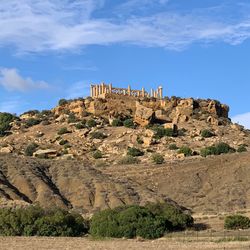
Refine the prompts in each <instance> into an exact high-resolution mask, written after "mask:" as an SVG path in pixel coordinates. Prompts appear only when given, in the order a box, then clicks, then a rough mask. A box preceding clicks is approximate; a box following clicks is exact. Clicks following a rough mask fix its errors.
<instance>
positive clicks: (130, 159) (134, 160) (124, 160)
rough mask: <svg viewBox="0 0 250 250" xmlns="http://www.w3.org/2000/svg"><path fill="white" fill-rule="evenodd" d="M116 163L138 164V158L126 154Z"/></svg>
mask: <svg viewBox="0 0 250 250" xmlns="http://www.w3.org/2000/svg"><path fill="white" fill-rule="evenodd" d="M118 163H119V164H121V165H130V164H138V163H139V160H138V159H137V158H136V157H133V156H131V155H126V156H124V157H122V158H121V159H120V160H119V162H118Z"/></svg>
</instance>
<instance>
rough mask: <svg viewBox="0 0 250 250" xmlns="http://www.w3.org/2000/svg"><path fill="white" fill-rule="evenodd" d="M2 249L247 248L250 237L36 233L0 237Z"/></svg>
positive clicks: (0, 247) (236, 249)
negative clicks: (214, 238) (97, 236)
mask: <svg viewBox="0 0 250 250" xmlns="http://www.w3.org/2000/svg"><path fill="white" fill-rule="evenodd" d="M0 249H1V250H40V249H41V250H43V249H49V250H59V249H60V250H64V249H65V250H71V249H72V250H77V249H84V250H90V249H91V250H92V249H93V250H104V249H105V250H109V249H110V250H116V249H120V250H123V249H130V250H140V249H143V250H147V249H150V250H151V249H154V250H155V249H157V250H165V249H171V250H172V249H173V250H182V249H183V250H193V249H194V250H196V249H197V250H198V249H202V250H204V249H214V250H215V249H216V250H220V249H221V250H226V249H234V250H241V249H250V241H224V240H221V241H218V240H217V241H215V242H213V241H211V239H210V240H202V241H198V242H197V241H192V240H185V241H182V240H180V239H175V238H172V239H167V238H162V239H159V240H153V241H143V240H122V239H121V240H114V239H112V240H91V239H89V238H47V237H43V238H38V237H29V238H28V237H27V238H26V237H0Z"/></svg>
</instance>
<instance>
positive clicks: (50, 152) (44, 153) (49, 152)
mask: <svg viewBox="0 0 250 250" xmlns="http://www.w3.org/2000/svg"><path fill="white" fill-rule="evenodd" d="M57 155H58V152H57V150H54V149H39V150H37V151H36V152H35V153H33V156H35V157H46V158H55V157H57Z"/></svg>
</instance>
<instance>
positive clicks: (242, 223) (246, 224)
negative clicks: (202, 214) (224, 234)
mask: <svg viewBox="0 0 250 250" xmlns="http://www.w3.org/2000/svg"><path fill="white" fill-rule="evenodd" d="M224 227H225V229H229V230H236V229H248V228H250V219H249V218H248V217H246V216H242V215H239V214H237V215H230V216H227V217H226V218H225V222H224Z"/></svg>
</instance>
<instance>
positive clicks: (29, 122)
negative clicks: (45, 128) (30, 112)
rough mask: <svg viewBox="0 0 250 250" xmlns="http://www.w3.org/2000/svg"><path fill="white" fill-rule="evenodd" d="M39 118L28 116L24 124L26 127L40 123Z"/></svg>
mask: <svg viewBox="0 0 250 250" xmlns="http://www.w3.org/2000/svg"><path fill="white" fill-rule="evenodd" d="M40 122H41V121H40V120H39V119H36V118H29V119H27V120H26V121H25V126H26V127H27V128H29V127H32V126H35V125H38V124H40Z"/></svg>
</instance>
